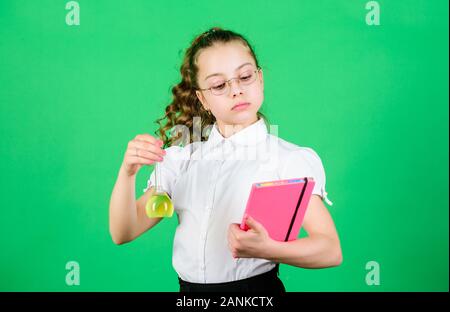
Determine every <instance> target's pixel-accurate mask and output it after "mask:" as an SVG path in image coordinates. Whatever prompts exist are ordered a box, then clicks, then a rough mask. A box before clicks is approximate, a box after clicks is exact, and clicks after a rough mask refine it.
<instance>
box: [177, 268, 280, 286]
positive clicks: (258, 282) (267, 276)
mask: <svg viewBox="0 0 450 312" xmlns="http://www.w3.org/2000/svg"><path fill="white" fill-rule="evenodd" d="M278 275H279V265H278V264H277V265H276V266H275V267H274V268H273V269H272V270H270V271H268V272H266V273H263V274H260V275H256V276H252V277H249V278H245V279H242V280H238V281H232V282H226V283H207V284H202V283H190V282H186V281H184V280H182V279H181V278H180V277H178V281H179V283H180V292H266V293H268V292H270V293H284V292H286V289H285V288H284V285H283V282H282V281H281V280H280V279H279V278H278Z"/></svg>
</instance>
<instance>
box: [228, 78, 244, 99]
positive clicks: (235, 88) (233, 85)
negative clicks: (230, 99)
mask: <svg viewBox="0 0 450 312" xmlns="http://www.w3.org/2000/svg"><path fill="white" fill-rule="evenodd" d="M228 85H229V86H230V94H231V96H234V95H236V94H242V87H241V86H240V85H239V80H238V79H233V80H231V81H229V82H228Z"/></svg>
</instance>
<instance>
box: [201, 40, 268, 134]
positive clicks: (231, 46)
mask: <svg viewBox="0 0 450 312" xmlns="http://www.w3.org/2000/svg"><path fill="white" fill-rule="evenodd" d="M197 66H198V68H199V71H198V74H197V79H198V86H199V88H200V89H207V88H210V87H216V88H217V87H218V86H220V85H222V87H223V84H224V83H225V86H226V82H225V81H227V80H229V79H231V78H239V77H242V78H245V77H248V73H251V72H252V71H255V70H256V69H257V68H256V64H255V60H254V59H253V57H252V56H251V54H250V50H249V49H248V48H247V47H246V46H244V45H243V44H242V43H240V42H239V41H233V42H228V43H225V44H223V43H222V44H216V45H213V46H212V47H209V48H207V49H205V50H203V51H202V52H200V54H199V56H198V58H197ZM253 75H256V79H255V81H254V82H252V83H250V84H248V85H245V83H240V82H239V79H233V80H232V81H230V82H229V83H228V84H229V85H228V86H226V89H228V92H225V93H224V94H221V95H215V94H213V93H212V92H211V91H212V90H203V91H196V94H197V97H198V99H199V100H200V102H201V103H202V105H203V107H204V108H205V109H207V110H210V111H211V113H212V114H213V115H214V117H216V120H217V124H218V126H219V127H220V129H223V127H224V126H225V125H242V126H244V127H245V126H248V125H250V124H252V123H254V122H255V121H257V112H258V110H259V108H260V107H261V104H262V102H263V100H264V92H263V91H264V81H263V74H262V70H260V71H257V72H256V73H255V72H253ZM239 103H248V104H247V105H244V106H241V107H234V106H235V105H237V104H239Z"/></svg>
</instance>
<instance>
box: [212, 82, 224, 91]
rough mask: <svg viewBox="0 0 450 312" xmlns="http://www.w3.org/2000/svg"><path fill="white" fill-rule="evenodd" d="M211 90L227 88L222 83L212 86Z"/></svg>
mask: <svg viewBox="0 0 450 312" xmlns="http://www.w3.org/2000/svg"><path fill="white" fill-rule="evenodd" d="M211 88H213V89H214V90H222V89H223V88H225V83H221V84H219V85H215V86H212V87H211Z"/></svg>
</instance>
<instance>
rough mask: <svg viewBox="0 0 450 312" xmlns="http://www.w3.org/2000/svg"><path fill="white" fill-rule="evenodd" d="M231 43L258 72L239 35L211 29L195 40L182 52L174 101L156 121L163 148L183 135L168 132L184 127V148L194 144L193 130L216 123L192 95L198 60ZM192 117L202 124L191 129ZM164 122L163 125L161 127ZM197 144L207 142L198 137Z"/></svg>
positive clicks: (173, 93) (195, 87)
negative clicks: (211, 49)
mask: <svg viewBox="0 0 450 312" xmlns="http://www.w3.org/2000/svg"><path fill="white" fill-rule="evenodd" d="M231 41H238V42H241V43H243V44H244V45H245V46H247V47H248V49H249V50H250V53H251V55H252V57H253V58H254V60H255V63H256V66H257V68H259V64H258V59H257V58H256V54H255V52H254V50H253V48H252V47H251V45H250V44H249V42H248V41H247V39H245V38H244V37H243V36H242V35H240V34H237V33H235V32H233V31H230V30H224V29H222V28H220V27H212V28H210V29H209V30H208V31H206V32H204V33H202V34H200V35H199V36H197V37H196V38H195V39H194V40H193V41H192V43H191V45H190V46H189V48H187V50H186V52H185V55H184V58H183V62H182V64H181V67H180V72H181V82H180V83H178V84H177V85H175V86H174V87H173V88H172V95H173V100H172V102H171V103H170V104H169V105H168V106H167V107H166V109H165V114H164V116H163V117H161V118H159V119H157V120H156V123H158V124H159V129H158V130H156V131H155V134H156V135H157V136H158V137H160V138H161V140H162V141H163V142H164V147H169V146H172V145H173V144H174V143H175V142H177V141H179V139H180V137H181V136H182V135H183V133H181V132H178V131H177V132H178V133H176V134H175V135H171V133H170V131H171V129H172V128H173V127H174V126H176V125H184V126H186V127H187V128H188V129H189V132H190V135H189V136H187V137H189V141H188V142H181V144H184V145H186V144H189V143H192V142H193V141H194V135H193V129H194V127H196V129H198V128H197V127H200V129H204V128H206V127H208V126H210V125H212V124H214V122H215V121H216V118H215V117H214V116H213V115H212V114H211V112H209V111H207V110H205V109H204V107H203V106H202V105H201V103H200V101H199V100H198V98H197V96H196V94H195V90H196V89H198V84H197V73H198V66H197V57H198V55H199V54H200V52H201V51H202V50H203V49H206V48H208V47H211V46H213V45H214V44H215V43H228V42H231ZM257 114H258V118H261V117H262V118H263V119H264V121H265V123H266V126H267V125H268V121H267V118H266V117H265V116H264V114H263V113H261V112H258V113H257ZM194 117H200V118H199V119H196V120H200V121H201V122H200V123H201V124H196V125H194ZM164 121H165V124H164V125H163V122H164ZM168 133H169V135H168ZM200 140H206V138H204V137H203V136H202V135H200ZM186 141H187V140H186Z"/></svg>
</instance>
